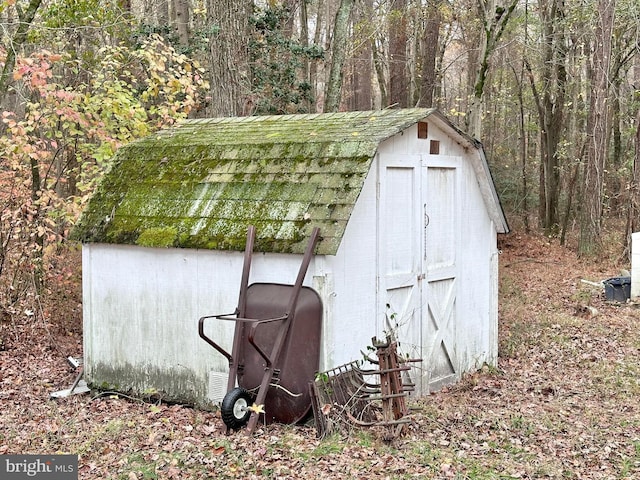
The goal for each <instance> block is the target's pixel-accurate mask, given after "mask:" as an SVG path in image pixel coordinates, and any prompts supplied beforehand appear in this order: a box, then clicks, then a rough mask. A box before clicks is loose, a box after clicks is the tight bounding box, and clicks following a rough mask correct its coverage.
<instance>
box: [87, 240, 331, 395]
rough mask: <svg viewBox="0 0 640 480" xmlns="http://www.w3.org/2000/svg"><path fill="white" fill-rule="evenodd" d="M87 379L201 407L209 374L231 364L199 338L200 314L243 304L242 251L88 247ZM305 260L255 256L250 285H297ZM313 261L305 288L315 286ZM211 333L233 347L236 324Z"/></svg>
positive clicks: (228, 310) (316, 262)
mask: <svg viewBox="0 0 640 480" xmlns="http://www.w3.org/2000/svg"><path fill="white" fill-rule="evenodd" d="M82 257H83V258H82V264H83V280H82V281H83V292H84V293H83V315H84V356H85V359H86V364H85V374H86V376H87V378H88V379H89V381H97V382H98V385H100V384H101V383H104V384H105V385H104V386H105V387H107V386H108V387H109V388H118V389H123V390H127V389H134V390H137V391H139V392H144V391H153V389H155V388H157V389H162V390H163V391H164V393H166V394H167V395H168V396H171V397H173V398H180V399H182V400H185V401H190V402H194V403H203V399H205V398H207V397H211V392H209V391H208V388H209V387H208V385H209V380H210V378H209V375H210V372H211V371H218V372H225V371H227V369H228V365H227V361H226V359H225V358H224V357H223V356H222V355H220V354H219V353H218V352H216V351H215V350H214V349H213V348H211V347H210V346H209V345H208V344H206V343H205V342H204V341H203V340H202V339H201V338H200V337H199V335H198V319H199V318H200V317H201V316H203V315H211V314H220V313H232V312H233V311H234V309H235V307H236V305H237V302H238V293H239V287H240V277H241V273H242V263H243V254H242V253H241V252H224V251H206V250H189V249H157V248H144V247H136V246H125V245H105V244H86V245H84V246H83V255H82ZM300 260H301V257H299V256H296V255H282V254H280V255H278V254H261V253H254V256H253V260H252V265H251V267H252V268H251V280H250V281H251V282H258V281H260V282H277V283H294V282H295V279H296V276H297V273H298V269H299V267H300ZM321 263H322V261H321V258H316V259H313V260H312V262H311V265H310V266H309V270H308V274H307V277H306V279H305V282H304V284H305V285H307V286H312V287H314V288H316V289H318V286H320V287H322V285H321V282H320V280H318V279H316V280H317V282H316V283H318V285H314V273H313V272H314V270H315V268H316V266H317V265H320V264H321ZM207 325H208V326H211V327H213V326H214V325H216V331H215V332H213V328H211V327H208V328H207V333H208V334H209V335H210V336H211V337H212V338H214V339H215V340H216V341H218V340H219V343H220V344H221V345H223V346H228V349H229V351H230V350H231V342H232V339H233V323H232V322H216V321H214V320H211V321H210V322H208V323H207Z"/></svg>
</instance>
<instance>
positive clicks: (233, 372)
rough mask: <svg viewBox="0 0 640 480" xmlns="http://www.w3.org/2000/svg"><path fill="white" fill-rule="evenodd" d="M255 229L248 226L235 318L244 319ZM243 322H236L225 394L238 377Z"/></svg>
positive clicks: (233, 386) (234, 384)
mask: <svg viewBox="0 0 640 480" xmlns="http://www.w3.org/2000/svg"><path fill="white" fill-rule="evenodd" d="M255 236H256V228H255V227H254V226H253V225H249V228H248V230H247V243H246V246H245V249H244V264H243V267H242V278H241V280H240V295H239V298H238V308H237V310H236V312H237V316H238V317H240V318H244V317H246V310H247V288H248V286H249V273H250V270H251V254H252V253H253V244H254V243H255ZM245 328H246V327H245V324H244V322H236V325H235V331H234V334H233V346H232V347H231V357H232V358H231V360H230V361H229V379H228V381H227V392H230V391H231V390H233V389H234V388H235V386H236V381H237V377H238V361H239V358H238V357H239V352H240V344H241V342H242V338H243V335H244V331H245Z"/></svg>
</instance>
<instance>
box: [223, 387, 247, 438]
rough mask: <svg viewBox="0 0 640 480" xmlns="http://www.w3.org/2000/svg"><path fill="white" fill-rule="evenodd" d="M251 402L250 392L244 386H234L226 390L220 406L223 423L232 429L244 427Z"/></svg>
mask: <svg viewBox="0 0 640 480" xmlns="http://www.w3.org/2000/svg"><path fill="white" fill-rule="evenodd" d="M252 403H253V398H252V397H251V394H250V393H249V392H247V391H246V390H245V389H244V388H240V387H236V388H234V389H233V390H230V391H229V392H227V394H226V395H225V396H224V398H223V399H222V406H221V407H220V413H221V414H222V421H223V422H224V424H225V425H226V426H227V427H229V428H231V429H232V430H237V429H239V428H242V427H244V426H245V425H246V423H247V422H248V421H249V417H250V416H251V410H249V407H250V406H251V404H252Z"/></svg>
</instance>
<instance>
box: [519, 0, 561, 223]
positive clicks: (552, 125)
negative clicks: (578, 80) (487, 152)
mask: <svg viewBox="0 0 640 480" xmlns="http://www.w3.org/2000/svg"><path fill="white" fill-rule="evenodd" d="M538 6H539V10H538V14H539V21H540V25H541V26H540V28H541V38H540V43H541V48H540V51H541V54H542V57H541V59H540V60H539V65H540V67H539V68H538V69H537V71H539V72H540V78H539V80H538V81H539V83H540V87H538V84H537V83H536V78H535V74H534V71H533V69H532V67H531V64H530V60H529V58H528V57H527V55H526V54H525V57H524V62H525V65H526V68H527V72H528V75H529V80H530V85H531V91H532V93H533V98H534V100H535V105H536V109H537V113H538V122H539V127H540V150H539V151H540V158H541V161H540V186H539V209H538V210H539V214H538V217H539V219H540V225H541V227H542V228H543V229H544V230H545V232H546V233H547V234H548V235H552V234H556V233H558V228H559V217H558V202H559V194H560V169H561V165H560V152H559V144H560V140H561V138H562V133H563V128H564V121H565V97H566V88H567V86H566V83H567V71H566V61H567V37H566V25H565V13H566V12H565V9H564V0H539V1H538Z"/></svg>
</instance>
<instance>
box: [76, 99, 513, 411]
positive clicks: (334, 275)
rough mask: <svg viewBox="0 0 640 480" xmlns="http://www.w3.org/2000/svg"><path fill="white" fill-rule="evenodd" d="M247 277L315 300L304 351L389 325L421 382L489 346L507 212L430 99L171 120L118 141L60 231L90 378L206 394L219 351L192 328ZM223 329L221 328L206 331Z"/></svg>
mask: <svg viewBox="0 0 640 480" xmlns="http://www.w3.org/2000/svg"><path fill="white" fill-rule="evenodd" d="M248 225H255V226H256V242H255V249H254V252H255V253H254V255H253V260H252V270H251V282H280V283H293V282H294V280H295V277H296V274H297V271H298V268H299V265H300V259H301V257H302V252H303V251H304V248H305V246H306V243H307V239H308V237H309V235H310V232H311V230H312V229H313V228H314V227H319V228H320V235H321V238H320V241H319V243H318V245H317V248H316V255H315V256H314V258H313V260H312V261H311V264H310V266H309V269H308V273H307V276H306V279H305V285H307V286H310V287H312V288H313V289H315V290H316V291H317V292H318V294H319V295H320V297H321V299H322V303H323V330H322V345H321V359H320V364H321V368H322V369H330V368H333V367H335V366H338V365H341V364H343V363H347V362H350V361H352V360H355V359H358V358H361V354H360V352H361V351H362V350H365V349H366V347H367V345H370V344H371V338H372V337H373V336H377V337H378V338H383V337H384V336H385V334H386V333H389V332H393V333H394V334H395V335H396V337H397V339H398V340H399V342H400V350H401V352H402V353H403V354H406V355H408V356H409V357H412V358H422V359H423V362H422V364H417V365H416V366H415V367H414V369H413V370H412V372H411V374H412V377H413V380H414V381H415V382H416V384H417V391H418V392H420V393H423V394H425V393H428V392H430V391H434V390H437V389H439V388H441V387H442V386H443V385H445V384H447V383H451V382H455V381H456V380H457V379H459V378H460V375H461V374H462V373H464V372H467V371H472V370H475V369H477V368H479V367H481V366H482V365H483V364H490V365H495V364H496V362H497V346H498V332H497V319H498V257H497V256H498V250H497V234H499V233H506V232H507V231H508V224H507V221H506V218H505V215H504V212H503V210H502V208H501V205H500V202H499V199H498V196H497V194H496V190H495V188H494V184H493V181H492V178H491V174H490V172H489V168H488V164H487V161H486V158H485V154H484V151H483V148H482V145H481V144H480V143H479V142H478V141H476V140H474V139H473V138H471V137H469V136H468V135H466V134H464V133H462V132H461V131H460V130H458V129H457V128H455V127H454V125H453V124H452V123H451V122H450V121H448V120H447V119H446V118H445V116H443V115H442V114H441V113H439V112H438V111H436V110H434V109H396V110H393V109H389V110H381V111H369V112H346V113H327V114H304V115H284V116H256V117H237V118H215V119H198V120H186V121H183V122H181V123H179V124H177V125H175V126H174V127H172V128H168V129H166V130H162V131H160V132H158V133H155V134H153V135H150V136H148V137H146V138H144V139H141V140H138V141H135V142H132V143H130V144H129V145H127V146H125V147H123V148H121V149H120V150H119V151H118V152H117V153H116V155H115V157H114V159H113V161H112V165H111V167H110V170H109V172H107V174H106V175H105V177H104V179H103V181H102V182H101V184H100V186H99V187H98V189H97V191H96V193H95V194H94V196H93V197H92V198H91V200H90V201H89V203H88V205H87V207H86V209H85V210H84V212H83V214H82V216H81V218H80V220H79V221H78V223H77V225H76V226H75V229H74V231H73V237H74V238H75V239H77V240H79V241H81V242H82V244H83V245H82V269H83V315H84V361H85V376H86V378H87V380H88V382H89V383H90V384H93V385H95V386H98V387H108V388H116V389H119V390H121V391H125V390H131V391H135V392H139V393H144V392H159V393H161V394H162V395H163V396H164V398H167V399H171V400H176V401H183V402H189V403H192V404H196V405H209V404H211V403H213V402H217V401H219V400H220V399H221V398H222V396H223V395H224V393H225V391H224V388H225V387H226V372H227V371H228V365H227V361H226V359H225V358H224V357H222V356H221V355H219V354H218V353H217V352H215V351H214V350H212V349H211V348H210V347H209V346H208V345H207V344H206V343H205V342H203V341H202V340H201V339H200V337H199V336H198V332H197V322H198V318H199V317H200V316H202V315H208V314H216V313H225V312H231V311H233V309H234V308H235V306H236V303H237V296H238V288H239V285H240V276H241V271H242V261H243V250H244V247H245V242H246V232H247V227H248ZM210 335H215V336H216V337H217V338H218V339H220V343H221V344H225V342H226V344H227V345H230V344H231V340H232V337H233V326H232V325H230V326H220V327H219V331H216V332H212V333H210Z"/></svg>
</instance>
